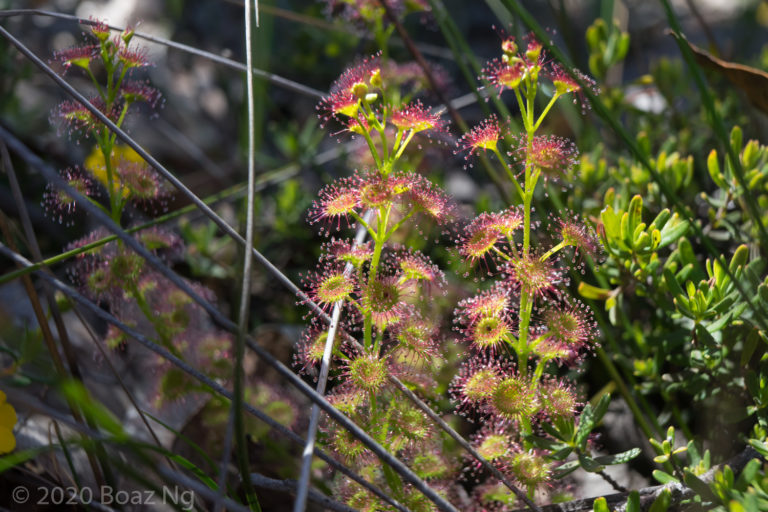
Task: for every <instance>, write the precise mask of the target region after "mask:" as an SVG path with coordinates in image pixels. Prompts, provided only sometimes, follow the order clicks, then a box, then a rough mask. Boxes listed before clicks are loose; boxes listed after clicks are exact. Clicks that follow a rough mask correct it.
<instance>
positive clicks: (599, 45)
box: [587, 18, 629, 79]
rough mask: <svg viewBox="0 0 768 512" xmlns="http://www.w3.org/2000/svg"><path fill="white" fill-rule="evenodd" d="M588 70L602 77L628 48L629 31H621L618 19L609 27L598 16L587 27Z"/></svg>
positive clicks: (619, 60) (621, 58) (625, 53)
mask: <svg viewBox="0 0 768 512" xmlns="http://www.w3.org/2000/svg"><path fill="white" fill-rule="evenodd" d="M587 45H589V70H590V71H591V72H592V74H593V75H595V77H597V78H600V79H602V78H604V77H605V75H606V73H607V71H608V68H610V67H611V66H613V65H615V64H617V63H619V62H621V61H622V60H624V58H625V57H626V56H627V51H628V50H629V32H622V31H621V28H620V27H619V23H618V21H616V20H614V21H613V24H612V25H611V26H610V27H609V26H608V24H607V23H606V22H605V20H604V19H602V18H598V19H596V20H595V22H594V23H592V25H590V27H589V28H588V29H587Z"/></svg>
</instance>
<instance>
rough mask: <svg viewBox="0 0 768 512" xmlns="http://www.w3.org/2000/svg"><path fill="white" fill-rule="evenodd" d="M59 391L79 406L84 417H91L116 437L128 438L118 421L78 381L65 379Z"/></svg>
mask: <svg viewBox="0 0 768 512" xmlns="http://www.w3.org/2000/svg"><path fill="white" fill-rule="evenodd" d="M61 391H62V392H63V393H64V394H65V395H66V396H67V398H69V399H70V400H71V401H73V402H74V403H76V404H77V405H78V406H80V408H81V409H82V410H83V414H85V416H86V417H88V418H90V419H92V420H93V421H94V422H95V423H96V424H97V425H99V426H100V427H101V428H103V429H104V430H106V431H107V432H109V433H110V434H112V435H113V436H114V437H116V438H121V439H127V438H128V436H127V434H126V433H125V431H124V430H123V426H122V424H121V423H120V421H118V419H117V418H115V416H114V415H113V414H112V412H110V411H109V409H107V408H106V407H105V406H104V405H102V404H100V403H99V402H97V401H95V400H94V399H93V398H91V395H90V394H89V393H88V390H87V389H85V386H83V385H82V384H81V383H80V382H78V381H75V380H67V381H65V382H63V383H62V385H61Z"/></svg>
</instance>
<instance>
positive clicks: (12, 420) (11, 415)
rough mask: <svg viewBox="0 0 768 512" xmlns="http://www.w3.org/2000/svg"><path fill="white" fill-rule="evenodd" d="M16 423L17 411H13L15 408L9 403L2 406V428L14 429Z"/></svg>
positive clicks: (0, 416) (0, 421)
mask: <svg viewBox="0 0 768 512" xmlns="http://www.w3.org/2000/svg"><path fill="white" fill-rule="evenodd" d="M16 421H17V418H16V411H15V410H14V409H13V406H12V405H11V404H8V403H3V404H0V427H5V428H7V429H13V426H14V425H16Z"/></svg>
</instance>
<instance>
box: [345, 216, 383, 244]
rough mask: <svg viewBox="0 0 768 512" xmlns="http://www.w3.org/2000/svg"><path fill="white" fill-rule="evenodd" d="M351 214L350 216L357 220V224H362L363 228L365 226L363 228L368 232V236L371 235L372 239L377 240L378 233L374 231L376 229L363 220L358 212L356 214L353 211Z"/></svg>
mask: <svg viewBox="0 0 768 512" xmlns="http://www.w3.org/2000/svg"><path fill="white" fill-rule="evenodd" d="M349 214H350V216H351V217H352V218H353V219H355V220H356V221H357V222H359V223H360V225H362V226H363V227H364V228H365V229H366V230H368V234H369V235H371V238H372V239H374V240H376V238H377V237H378V233H376V231H374V229H373V228H372V227H371V225H370V224H368V223H367V222H365V219H363V218H362V217H361V216H360V215H359V214H358V213H357V212H355V211H351V212H350V213H349Z"/></svg>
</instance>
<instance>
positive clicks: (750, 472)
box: [736, 459, 761, 492]
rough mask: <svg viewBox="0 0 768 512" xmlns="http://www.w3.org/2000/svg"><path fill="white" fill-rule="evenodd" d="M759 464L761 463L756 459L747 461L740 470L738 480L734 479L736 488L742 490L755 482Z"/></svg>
mask: <svg viewBox="0 0 768 512" xmlns="http://www.w3.org/2000/svg"><path fill="white" fill-rule="evenodd" d="M760 466H761V464H760V461H759V460H758V459H752V460H750V461H749V462H747V465H746V466H744V469H742V470H741V474H740V475H739V478H738V480H736V488H737V489H738V490H740V491H742V492H743V491H746V490H747V487H748V486H749V485H750V484H752V483H753V482H755V478H756V477H757V476H758V471H760Z"/></svg>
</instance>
